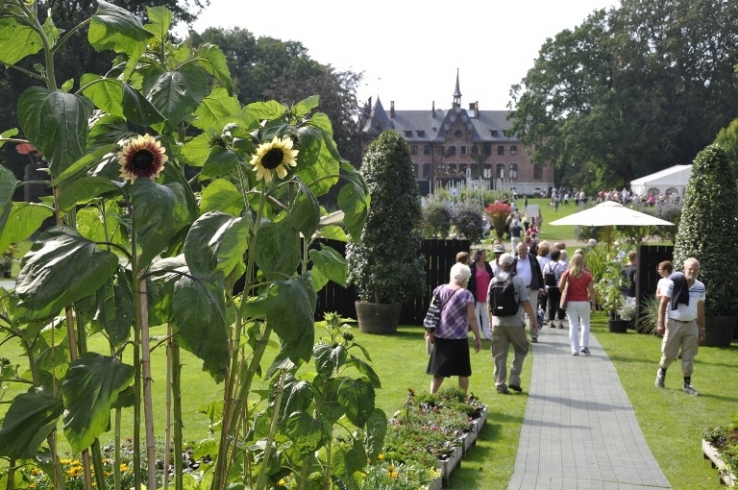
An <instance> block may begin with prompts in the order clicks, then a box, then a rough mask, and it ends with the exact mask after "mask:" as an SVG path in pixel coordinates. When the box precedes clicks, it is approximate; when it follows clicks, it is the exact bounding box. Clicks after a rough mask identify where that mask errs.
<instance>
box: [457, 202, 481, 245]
mask: <svg viewBox="0 0 738 490" xmlns="http://www.w3.org/2000/svg"><path fill="white" fill-rule="evenodd" d="M451 225H452V226H455V227H456V229H457V230H458V231H459V233H461V234H462V235H464V237H465V238H466V239H467V240H469V241H470V242H472V243H479V242H481V241H482V234H483V228H484V218H483V217H482V213H480V212H479V211H478V208H477V207H476V206H474V205H472V204H462V205H460V206H458V207H457V208H456V209H455V210H454V212H453V213H452V214H451Z"/></svg>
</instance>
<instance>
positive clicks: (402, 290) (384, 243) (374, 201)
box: [346, 131, 425, 303]
mask: <svg viewBox="0 0 738 490" xmlns="http://www.w3.org/2000/svg"><path fill="white" fill-rule="evenodd" d="M361 173H362V175H363V176H364V179H365V181H366V185H367V188H368V189H369V196H370V197H371V205H370V208H369V213H368V215H367V218H366V223H365V225H364V230H363V232H362V234H361V243H349V244H348V245H347V247H346V259H347V261H348V267H349V273H348V283H349V284H353V285H355V286H356V289H357V292H358V293H359V298H360V299H361V300H362V301H365V302H369V303H402V302H404V301H405V300H407V299H410V298H415V297H417V296H420V295H422V294H423V292H424V290H425V257H423V255H421V236H420V225H421V220H422V210H421V205H420V194H419V193H418V184H417V182H416V181H415V174H414V172H413V165H412V161H411V160H410V151H409V149H408V146H407V143H406V142H405V140H404V139H403V138H402V137H401V136H400V135H399V134H397V133H396V132H394V131H385V132H384V133H382V134H380V135H379V137H378V138H377V139H376V140H374V141H373V142H372V143H371V144H370V145H369V149H368V150H367V152H366V155H365V156H364V160H363V162H362V167H361Z"/></svg>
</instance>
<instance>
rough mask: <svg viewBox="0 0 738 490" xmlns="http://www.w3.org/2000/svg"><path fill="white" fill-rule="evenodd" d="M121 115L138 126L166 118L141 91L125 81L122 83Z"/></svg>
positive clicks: (149, 124)
mask: <svg viewBox="0 0 738 490" xmlns="http://www.w3.org/2000/svg"><path fill="white" fill-rule="evenodd" d="M123 115H125V117H126V119H128V120H129V121H131V122H132V123H134V124H138V125H140V126H153V125H154V124H157V123H160V122H162V121H166V119H167V118H166V117H165V116H164V115H163V114H162V113H161V112H159V109H157V108H156V107H154V105H153V104H152V103H151V102H149V100H148V99H147V98H146V97H144V96H143V94H141V92H139V91H138V90H136V89H135V88H133V87H132V86H130V85H128V84H127V83H124V84H123Z"/></svg>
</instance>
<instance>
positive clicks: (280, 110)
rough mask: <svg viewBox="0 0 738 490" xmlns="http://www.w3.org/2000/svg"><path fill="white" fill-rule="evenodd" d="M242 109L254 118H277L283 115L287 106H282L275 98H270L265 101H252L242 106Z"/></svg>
mask: <svg viewBox="0 0 738 490" xmlns="http://www.w3.org/2000/svg"><path fill="white" fill-rule="evenodd" d="M244 110H245V111H246V113H247V114H248V115H249V116H250V117H252V118H254V119H256V120H263V119H269V120H272V119H278V118H280V117H281V116H282V115H284V113H285V112H287V107H285V106H283V105H282V104H280V103H279V102H277V101H276V100H270V101H267V102H254V103H252V104H249V105H247V106H246V107H244Z"/></svg>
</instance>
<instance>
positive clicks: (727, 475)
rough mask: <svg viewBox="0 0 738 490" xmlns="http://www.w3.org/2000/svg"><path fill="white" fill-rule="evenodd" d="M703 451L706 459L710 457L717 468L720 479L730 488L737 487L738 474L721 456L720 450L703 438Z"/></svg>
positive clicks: (713, 465)
mask: <svg viewBox="0 0 738 490" xmlns="http://www.w3.org/2000/svg"><path fill="white" fill-rule="evenodd" d="M702 453H703V454H704V457H705V459H709V460H710V462H712V467H713V468H717V470H718V476H719V477H720V481H721V482H722V483H723V484H724V485H726V486H727V487H728V488H735V487H736V483H737V482H738V480H737V479H736V476H735V475H734V474H733V473H732V472H731V471H730V468H729V467H728V465H727V464H725V462H724V461H723V460H722V459H721V458H720V453H718V450H717V449H715V447H714V446H713V445H712V444H710V443H709V442H707V441H706V440H704V439H703V440H702Z"/></svg>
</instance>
